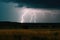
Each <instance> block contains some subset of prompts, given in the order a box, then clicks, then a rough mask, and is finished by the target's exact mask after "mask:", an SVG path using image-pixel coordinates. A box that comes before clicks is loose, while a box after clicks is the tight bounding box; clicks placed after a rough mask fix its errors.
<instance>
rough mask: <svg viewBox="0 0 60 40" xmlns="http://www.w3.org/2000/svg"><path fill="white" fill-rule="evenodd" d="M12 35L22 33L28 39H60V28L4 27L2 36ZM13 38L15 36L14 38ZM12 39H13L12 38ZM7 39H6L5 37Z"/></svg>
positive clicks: (0, 31)
mask: <svg viewBox="0 0 60 40" xmlns="http://www.w3.org/2000/svg"><path fill="white" fill-rule="evenodd" d="M6 35H8V36H11V37H13V36H14V35H20V36H21V37H22V40H24V39H23V38H24V37H25V38H26V40H29V39H28V38H30V39H31V38H32V37H46V38H48V39H49V40H52V39H53V40H55V38H56V40H60V30H57V29H4V30H0V36H4V37H5V36H6ZM11 37H10V38H11ZM12 39H13V38H12ZM12 39H11V40H12ZM4 40H5V39H4Z"/></svg>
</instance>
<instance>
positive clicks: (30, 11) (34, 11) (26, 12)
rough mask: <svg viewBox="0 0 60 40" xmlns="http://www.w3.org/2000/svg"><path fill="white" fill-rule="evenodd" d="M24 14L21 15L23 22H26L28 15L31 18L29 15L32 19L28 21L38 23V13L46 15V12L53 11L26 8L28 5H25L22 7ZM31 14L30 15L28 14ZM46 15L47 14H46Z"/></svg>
mask: <svg viewBox="0 0 60 40" xmlns="http://www.w3.org/2000/svg"><path fill="white" fill-rule="evenodd" d="M22 13H23V14H22V16H21V23H25V22H26V20H27V19H26V20H25V18H26V16H27V17H28V18H29V16H30V20H29V21H27V22H28V23H32V22H33V23H36V22H37V20H36V19H37V14H38V15H45V14H46V13H48V14H50V13H52V11H49V10H42V9H31V8H26V7H24V8H23V9H22ZM28 15H29V16H28ZM42 17H44V16H42ZM45 17H46V16H45Z"/></svg>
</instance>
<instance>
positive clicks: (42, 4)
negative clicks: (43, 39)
mask: <svg viewBox="0 0 60 40" xmlns="http://www.w3.org/2000/svg"><path fill="white" fill-rule="evenodd" d="M0 21H12V22H23V23H24V22H27V23H47V22H48V23H55V22H60V1H59V0H0Z"/></svg>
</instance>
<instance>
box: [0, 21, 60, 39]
mask: <svg viewBox="0 0 60 40" xmlns="http://www.w3.org/2000/svg"><path fill="white" fill-rule="evenodd" d="M0 40H60V24H59V23H17V22H6V21H4V22H0Z"/></svg>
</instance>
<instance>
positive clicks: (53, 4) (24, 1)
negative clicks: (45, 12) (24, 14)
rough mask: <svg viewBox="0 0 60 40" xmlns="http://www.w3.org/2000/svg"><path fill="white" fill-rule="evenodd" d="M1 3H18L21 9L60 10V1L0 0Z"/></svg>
mask: <svg viewBox="0 0 60 40" xmlns="http://www.w3.org/2000/svg"><path fill="white" fill-rule="evenodd" d="M0 1H2V2H14V3H18V4H19V5H18V6H19V7H22V6H27V7H30V8H55V9H60V0H0Z"/></svg>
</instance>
